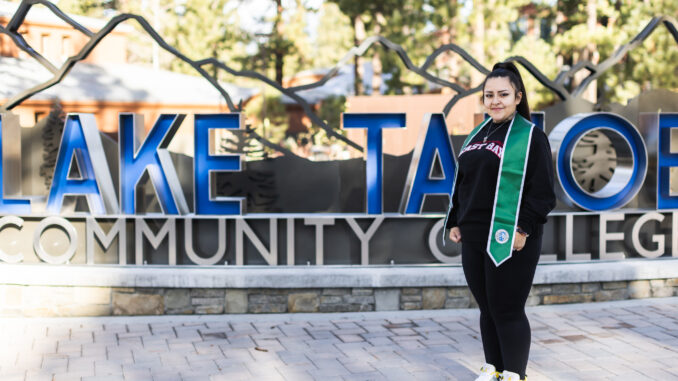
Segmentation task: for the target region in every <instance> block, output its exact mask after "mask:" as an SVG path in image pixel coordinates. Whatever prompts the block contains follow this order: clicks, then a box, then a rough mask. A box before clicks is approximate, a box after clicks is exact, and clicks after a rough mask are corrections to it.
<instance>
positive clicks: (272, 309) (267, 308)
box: [248, 303, 287, 314]
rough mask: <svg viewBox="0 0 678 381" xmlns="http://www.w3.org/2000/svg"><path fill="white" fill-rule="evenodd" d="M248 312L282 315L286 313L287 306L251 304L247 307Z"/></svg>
mask: <svg viewBox="0 0 678 381" xmlns="http://www.w3.org/2000/svg"><path fill="white" fill-rule="evenodd" d="M248 312H250V313H253V314H261V313H283V312H287V304H251V303H250V305H249V306H248Z"/></svg>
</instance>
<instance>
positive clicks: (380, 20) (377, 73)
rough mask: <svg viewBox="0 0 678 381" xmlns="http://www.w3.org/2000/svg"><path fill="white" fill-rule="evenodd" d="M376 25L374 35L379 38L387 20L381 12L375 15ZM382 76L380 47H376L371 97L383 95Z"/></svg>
mask: <svg viewBox="0 0 678 381" xmlns="http://www.w3.org/2000/svg"><path fill="white" fill-rule="evenodd" d="M375 18H376V21H377V22H376V23H374V35H375V36H379V35H380V34H381V30H382V29H381V28H382V25H386V18H385V17H384V15H383V14H381V13H380V12H377V14H376V15H375ZM381 75H382V66H381V57H380V55H379V47H377V46H375V47H374V55H373V56H372V91H371V95H379V94H380V93H381V83H382V80H381Z"/></svg>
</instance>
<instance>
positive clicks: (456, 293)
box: [447, 287, 471, 298]
mask: <svg viewBox="0 0 678 381" xmlns="http://www.w3.org/2000/svg"><path fill="white" fill-rule="evenodd" d="M470 294H471V291H470V290H469V289H468V287H454V288H448V289H447V296H449V297H450V298H460V297H468V296H469V295H470Z"/></svg>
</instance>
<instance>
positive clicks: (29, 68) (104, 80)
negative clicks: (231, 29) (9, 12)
mask: <svg viewBox="0 0 678 381" xmlns="http://www.w3.org/2000/svg"><path fill="white" fill-rule="evenodd" d="M51 77H52V74H51V73H50V72H49V71H47V70H46V69H45V68H44V67H42V66H41V65H40V64H38V63H37V62H34V61H32V60H27V59H20V58H10V57H0V99H8V98H10V97H12V96H15V95H16V94H19V93H20V92H21V91H24V90H26V89H29V88H31V87H33V86H36V85H38V84H40V83H42V82H44V81H47V80H48V79H49V78H51ZM221 86H222V87H223V88H224V90H226V92H227V93H228V94H229V96H230V97H231V99H232V100H233V103H235V104H237V103H238V102H240V100H243V101H245V100H247V99H249V98H251V97H252V96H254V95H255V94H257V93H258V92H259V90H258V89H256V88H245V87H239V86H236V85H232V84H228V83H221ZM53 98H58V99H60V100H62V101H108V102H147V103H162V104H177V105H178V104H181V105H224V104H225V103H226V101H225V100H224V98H223V97H222V96H221V94H220V93H219V92H218V91H217V90H216V89H215V88H214V87H213V86H212V85H211V84H210V83H209V82H207V81H206V80H205V79H204V78H202V77H197V76H192V75H186V74H179V73H174V72H170V71H166V70H154V69H152V68H150V67H146V66H142V65H132V64H102V65H95V64H91V63H84V62H79V63H77V64H76V65H75V66H74V67H73V69H72V70H71V71H70V73H68V75H67V76H66V77H65V78H64V79H63V81H62V82H61V83H58V84H56V85H54V86H52V87H51V88H49V89H47V90H45V91H42V92H40V93H38V94H36V95H34V96H33V97H31V99H53Z"/></svg>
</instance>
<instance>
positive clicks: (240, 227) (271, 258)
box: [235, 218, 278, 266]
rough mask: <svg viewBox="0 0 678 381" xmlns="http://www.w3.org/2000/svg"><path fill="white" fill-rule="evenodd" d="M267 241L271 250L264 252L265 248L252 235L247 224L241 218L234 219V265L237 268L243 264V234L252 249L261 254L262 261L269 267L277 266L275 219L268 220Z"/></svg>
mask: <svg viewBox="0 0 678 381" xmlns="http://www.w3.org/2000/svg"><path fill="white" fill-rule="evenodd" d="M269 231H270V235H269V238H270V239H269V241H270V245H271V248H270V250H266V246H264V244H263V243H261V240H260V239H259V237H257V235H256V234H255V233H254V230H252V228H251V227H250V226H249V225H248V224H247V222H246V221H245V220H244V219H242V218H236V219H235V264H236V265H238V266H242V265H244V264H245V261H244V249H243V246H244V242H243V241H244V240H243V233H244V234H245V235H247V237H248V238H249V239H250V242H252V244H253V245H254V247H255V248H256V249H257V251H259V254H261V256H262V257H264V260H266V262H267V263H268V264H269V265H271V266H275V265H277V264H278V219H277V218H271V219H270V220H269Z"/></svg>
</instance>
